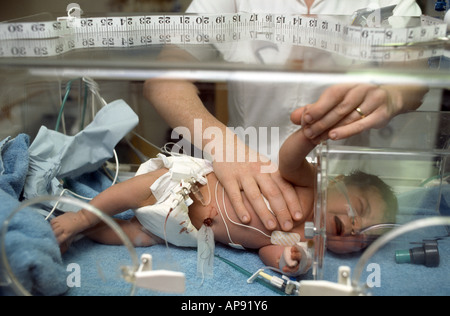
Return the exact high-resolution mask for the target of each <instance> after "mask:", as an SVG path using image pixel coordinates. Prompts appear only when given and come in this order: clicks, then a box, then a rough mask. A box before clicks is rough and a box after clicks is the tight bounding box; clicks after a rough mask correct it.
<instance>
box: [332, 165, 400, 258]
mask: <svg viewBox="0 0 450 316" xmlns="http://www.w3.org/2000/svg"><path fill="white" fill-rule="evenodd" d="M397 211H398V201H397V198H396V196H395V194H394V192H393V191H392V189H391V187H389V186H388V185H387V184H386V183H385V182H383V181H382V180H381V179H380V178H379V177H377V176H374V175H369V174H366V173H364V172H361V171H355V172H353V173H352V174H350V175H348V176H339V177H337V178H335V179H333V180H332V181H331V183H330V185H329V187H328V192H327V248H328V249H329V250H331V251H332V252H335V253H341V254H343V253H352V252H357V251H360V250H362V249H364V248H366V247H367V246H368V245H369V244H370V241H373V240H374V238H376V237H377V236H376V235H374V234H372V233H370V232H369V233H367V234H361V233H360V232H362V231H363V230H365V229H367V228H369V227H372V226H374V225H378V224H384V223H395V218H396V214H397Z"/></svg>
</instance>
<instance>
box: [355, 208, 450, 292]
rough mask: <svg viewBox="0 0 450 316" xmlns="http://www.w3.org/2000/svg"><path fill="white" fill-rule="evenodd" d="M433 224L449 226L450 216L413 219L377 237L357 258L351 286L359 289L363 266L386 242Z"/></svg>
mask: <svg viewBox="0 0 450 316" xmlns="http://www.w3.org/2000/svg"><path fill="white" fill-rule="evenodd" d="M433 226H450V217H430V218H426V219H421V220H418V221H414V222H411V223H408V224H405V225H402V226H400V227H399V228H396V229H394V230H392V231H390V232H389V233H387V234H385V235H383V236H382V237H380V238H379V239H377V240H376V241H375V242H374V243H373V244H372V245H371V246H370V247H369V248H367V250H366V251H365V252H364V253H363V255H362V256H361V258H360V259H359V261H358V263H357V265H356V267H355V271H354V273H353V277H352V285H353V287H355V288H359V289H361V288H360V286H359V281H360V279H361V275H362V273H363V271H364V268H365V266H366V265H367V263H368V262H369V260H370V258H372V256H373V255H374V254H375V253H376V252H377V251H378V250H380V249H381V248H382V247H384V246H385V245H386V244H387V243H388V242H390V241H392V240H394V239H395V238H398V237H400V236H401V235H403V234H406V233H410V232H412V231H415V230H418V229H422V228H427V227H433Z"/></svg>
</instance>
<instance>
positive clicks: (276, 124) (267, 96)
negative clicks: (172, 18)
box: [187, 0, 421, 162]
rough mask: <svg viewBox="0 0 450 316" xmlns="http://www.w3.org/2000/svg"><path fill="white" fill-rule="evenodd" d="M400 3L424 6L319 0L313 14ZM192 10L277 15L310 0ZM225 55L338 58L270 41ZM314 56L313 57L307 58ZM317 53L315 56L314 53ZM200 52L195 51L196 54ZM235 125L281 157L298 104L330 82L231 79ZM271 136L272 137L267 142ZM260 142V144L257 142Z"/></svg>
mask: <svg viewBox="0 0 450 316" xmlns="http://www.w3.org/2000/svg"><path fill="white" fill-rule="evenodd" d="M393 4H398V6H397V8H396V9H395V11H394V14H395V15H399V16H419V15H420V14H421V10H420V8H419V6H418V5H417V4H416V2H415V0H316V1H314V4H313V5H312V7H311V10H310V13H311V14H321V15H352V14H353V13H354V12H355V11H356V10H359V9H362V8H366V7H368V6H372V5H379V6H380V7H384V6H389V5H393ZM187 12H188V13H199V14H202V13H203V14H226V13H241V12H246V13H273V14H277V13H280V14H291V13H292V14H294V13H295V14H306V13H308V9H307V6H306V4H305V1H304V0H194V1H193V2H192V4H191V6H190V7H189V8H188V10H187ZM216 47H217V49H218V50H219V51H220V52H221V53H222V55H223V56H224V59H225V60H226V61H228V62H233V63H245V64H255V63H262V64H270V65H274V64H275V65H282V64H284V63H286V61H287V60H289V57H290V56H291V55H292V53H293V49H296V51H295V52H294V53H295V59H302V54H303V55H304V56H303V57H304V58H303V59H304V60H308V59H310V60H311V59H314V60H315V61H316V62H317V64H320V65H321V68H325V67H326V66H324V65H328V64H330V63H333V62H334V60H332V59H331V58H330V55H329V54H327V53H323V54H322V53H320V52H318V51H317V50H314V51H311V50H308V49H306V50H304V51H302V50H301V49H300V48H293V47H292V46H291V45H276V44H274V43H269V42H264V41H249V42H238V43H227V44H223V45H216ZM198 53H199V54H202V56H198V57H199V59H201V60H206V59H207V57H208V56H204V55H203V54H205V53H210V51H207V50H200V51H199V52H198ZM307 54H310V56H305V55H307ZM311 54H314V55H313V56H311ZM194 55H195V53H194ZM228 86H229V101H228V102H229V104H228V108H229V118H230V120H229V123H228V125H229V126H230V127H241V129H240V130H235V132H236V134H237V135H238V136H239V137H240V138H241V139H242V140H245V139H246V137H245V136H246V135H247V136H248V135H251V133H250V132H254V130H255V128H256V132H257V135H258V139H257V140H254V141H253V142H251V141H250V142H249V141H248V137H247V142H246V143H247V145H250V147H252V148H253V149H254V150H256V151H258V152H259V153H261V154H263V155H266V156H267V157H269V158H271V160H272V161H274V162H276V161H278V152H279V148H280V147H281V145H282V144H283V142H284V141H285V140H286V139H287V137H288V136H289V135H291V134H292V133H293V132H294V131H295V130H296V129H298V126H296V125H294V124H293V123H292V122H291V121H290V114H291V113H292V112H293V111H294V110H295V109H297V108H299V107H303V106H305V105H308V104H311V103H314V102H316V101H317V100H318V98H319V97H320V95H321V94H322V93H323V91H324V90H325V89H326V88H327V87H328V86H329V83H326V82H324V83H322V84H319V83H317V82H315V83H310V82H308V83H304V82H302V83H285V82H283V83H277V82H274V83H254V82H247V81H246V82H241V81H232V82H229V85H228ZM266 138H267V141H266V140H265V139H266ZM252 145H255V146H252Z"/></svg>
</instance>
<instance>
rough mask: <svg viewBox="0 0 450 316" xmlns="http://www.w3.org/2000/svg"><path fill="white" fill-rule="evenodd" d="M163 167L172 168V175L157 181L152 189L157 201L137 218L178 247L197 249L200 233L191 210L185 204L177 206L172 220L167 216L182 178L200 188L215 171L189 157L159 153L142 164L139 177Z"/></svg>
mask: <svg viewBox="0 0 450 316" xmlns="http://www.w3.org/2000/svg"><path fill="white" fill-rule="evenodd" d="M162 168H167V169H169V172H167V173H165V174H164V175H163V176H161V177H160V178H159V179H157V180H156V181H155V183H153V185H152V186H151V187H150V188H149V190H151V191H152V194H153V196H154V197H155V199H156V200H157V202H156V203H155V204H154V205H150V206H146V207H142V208H139V209H137V210H135V211H134V213H135V215H136V218H137V219H138V220H139V222H140V223H141V224H142V226H144V228H145V229H147V230H148V231H149V232H151V233H152V234H155V235H156V236H158V237H159V238H161V239H166V240H167V241H168V242H169V243H171V244H173V245H175V246H178V247H197V237H198V230H197V229H196V228H195V227H194V225H193V224H192V222H191V219H190V218H189V208H188V206H187V205H186V204H185V203H184V201H182V202H181V203H179V204H178V206H177V207H176V208H175V209H174V210H173V211H172V212H171V213H170V216H169V217H167V215H168V214H169V212H170V209H171V208H172V207H173V203H174V200H175V198H176V194H175V193H176V192H177V191H178V190H179V188H180V183H181V180H180V178H183V179H191V178H194V179H195V180H196V182H198V183H199V184H200V185H205V184H207V180H206V175H208V174H209V173H211V172H212V171H213V168H212V164H211V163H210V162H209V161H206V160H202V159H196V158H192V157H188V156H180V157H166V156H164V155H161V154H160V155H158V158H154V159H150V160H149V161H147V162H146V163H144V164H142V165H141V167H140V168H139V170H138V171H137V173H136V176H138V175H142V174H146V173H148V172H152V171H156V170H159V169H162ZM166 218H167V223H166ZM164 229H165V233H164Z"/></svg>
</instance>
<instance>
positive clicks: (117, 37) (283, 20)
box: [0, 13, 447, 61]
mask: <svg viewBox="0 0 450 316" xmlns="http://www.w3.org/2000/svg"><path fill="white" fill-rule="evenodd" d="M446 33H447V25H446V24H444V23H443V21H440V20H437V19H434V18H431V17H427V16H422V17H421V21H420V25H418V26H414V27H405V28H391V27H358V26H352V25H351V19H350V17H349V16H347V17H332V16H316V17H312V16H301V15H280V14H278V15H277V14H262V13H260V14H256V13H255V14H250V13H243V14H222V15H220V14H215V15H146V16H124V17H93V18H74V17H70V16H69V17H67V18H60V19H58V20H57V21H51V22H35V23H32V22H26V23H1V24H0V41H1V46H0V57H51V56H58V55H62V54H64V53H67V52H69V51H73V50H77V49H86V48H132V47H141V46H148V45H163V44H175V45H193V44H203V45H205V44H215V45H220V44H226V43H230V42H240V41H248V40H264V41H271V42H274V43H276V44H289V45H295V46H305V47H314V48H318V49H321V50H325V51H329V52H333V53H337V54H339V55H343V56H345V57H348V58H352V59H358V60H371V61H399V60H400V61H408V60H417V59H421V58H430V57H433V56H440V55H443V53H444V49H443V48H436V47H435V48H429V47H426V46H425V45H424V46H423V47H421V48H420V49H414V50H411V49H410V50H407V51H405V50H399V49H392V48H391V49H387V48H383V49H380V48H382V47H383V45H386V44H396V43H400V44H403V45H404V44H406V43H420V42H427V41H430V40H432V39H435V38H439V37H445V36H446Z"/></svg>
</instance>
